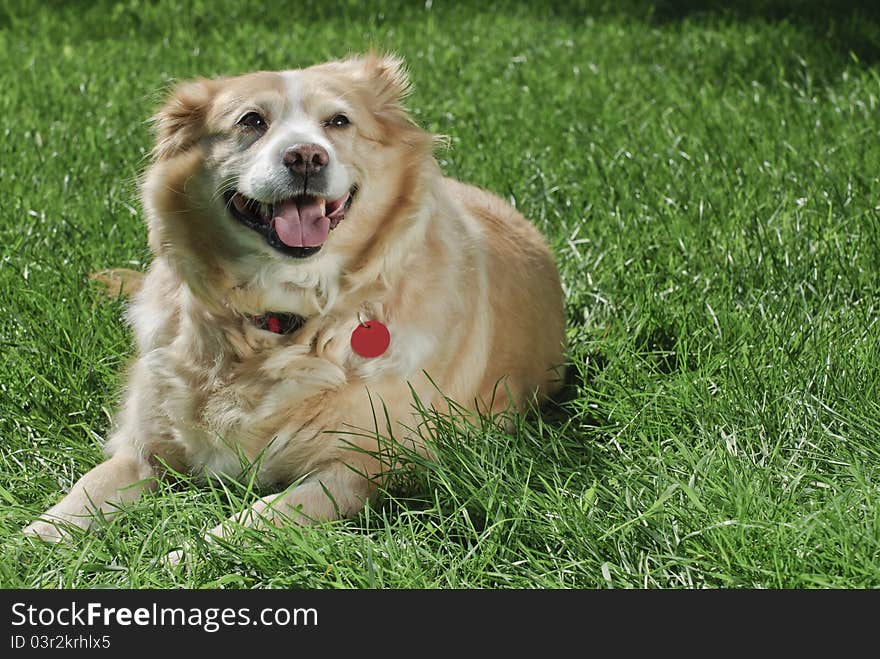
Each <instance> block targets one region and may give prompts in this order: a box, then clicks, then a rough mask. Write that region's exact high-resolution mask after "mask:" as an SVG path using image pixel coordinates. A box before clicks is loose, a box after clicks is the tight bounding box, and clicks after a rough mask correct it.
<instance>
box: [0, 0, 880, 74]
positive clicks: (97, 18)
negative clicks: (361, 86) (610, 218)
mask: <svg viewBox="0 0 880 659" xmlns="http://www.w3.org/2000/svg"><path fill="white" fill-rule="evenodd" d="M213 4H214V3H207V4H205V5H201V4H200V5H198V6H188V3H179V4H177V5H173V4H171V5H168V4H163V3H160V4H158V5H157V4H156V3H137V2H127V3H124V4H123V3H119V2H116V1H115V0H107V1H105V2H93V1H92V0H54V1H53V2H47V3H45V4H44V5H43V6H42V8H41V9H42V11H43V12H47V13H49V14H55V15H56V16H59V17H60V18H62V20H61V21H60V23H59V24H61V25H63V27H64V30H65V31H66V36H67V37H68V38H71V39H76V38H83V39H102V38H120V36H121V35H123V34H125V33H126V32H127V30H126V29H128V31H130V30H135V31H137V32H138V33H139V34H140V36H141V38H146V39H149V38H159V39H162V38H163V37H167V36H168V35H167V32H164V31H163V26H164V22H163V20H162V19H163V14H164V15H165V17H166V18H167V17H168V16H169V15H171V14H176V18H178V19H185V20H186V21H189V22H191V23H192V26H193V27H194V28H197V29H198V28H201V27H203V28H204V29H205V30H206V31H215V30H218V29H220V30H222V28H223V24H224V23H231V22H237V21H239V20H242V19H246V20H247V22H249V23H254V24H257V25H263V26H268V27H273V28H278V27H279V26H281V25H284V24H285V23H291V22H293V23H299V24H301V23H316V22H321V23H326V22H331V23H339V24H340V26H345V25H352V24H356V25H359V26H362V27H370V26H376V27H378V26H383V25H386V26H387V25H404V26H405V25H407V24H413V23H416V22H419V21H422V20H428V18H429V17H433V18H435V19H436V18H440V19H443V18H447V17H450V15H451V14H455V15H456V16H457V17H462V16H467V15H468V14H471V15H475V14H484V13H491V14H498V13H504V14H509V15H518V16H525V17H534V19H535V20H539V21H543V20H547V19H559V20H565V21H567V22H575V23H577V22H583V21H586V20H588V19H594V20H602V19H624V20H629V21H634V22H637V23H644V24H649V25H656V26H664V25H668V24H671V23H675V22H681V21H685V20H688V21H692V22H695V23H698V24H699V23H704V24H715V23H719V22H722V23H730V22H750V21H761V22H765V23H770V24H772V23H787V24H790V25H793V26H794V27H795V28H797V29H798V30H802V31H804V32H806V33H808V35H809V36H810V37H811V38H812V40H813V42H814V43H815V44H816V47H817V49H825V48H829V47H830V48H832V49H833V50H834V51H836V52H838V53H839V54H840V55H841V57H842V58H844V59H845V60H846V61H849V54H850V52H852V53H854V54H855V55H856V57H858V59H859V60H860V61H861V62H863V63H866V64H873V63H875V62H877V61H878V60H880V2H876V0H874V1H867V0H840V1H834V0H738V1H733V2H718V1H717V0H656V1H655V2H645V1H644V0H618V1H615V0H544V1H540V0H537V1H535V2H528V3H525V2H521V1H519V0H499V1H498V2H495V3H491V4H487V3H485V2H482V1H481V0H462V1H461V2H456V3H452V4H448V3H439V2H438V3H436V6H435V5H434V4H433V3H430V2H428V3H421V2H419V3H413V2H405V1H404V0H383V1H379V2H360V0H335V1H326V0H320V1H319V0H313V1H301V2H297V3H295V10H294V9H292V7H294V5H293V4H292V3H283V2H282V3H274V4H266V5H263V6H261V7H260V9H259V11H252V7H251V6H250V5H248V3H241V4H240V5H235V6H234V11H235V12H237V13H235V14H232V15H231V14H229V11H228V9H229V8H228V7H226V6H225V5H224V3H216V6H212V5H213ZM33 11H34V9H33V5H32V3H30V2H24V1H16V0H12V1H11V2H9V3H7V4H6V6H5V8H2V9H0V29H9V28H14V27H15V26H16V25H22V24H25V25H27V26H28V27H31V26H32V25H39V23H36V24H32V23H31V22H30V21H27V19H28V16H29V15H31V14H32V13H33ZM440 25H441V26H442V25H444V23H440ZM446 25H449V24H446ZM181 47H182V48H187V47H191V45H190V46H187V45H185V44H181Z"/></svg>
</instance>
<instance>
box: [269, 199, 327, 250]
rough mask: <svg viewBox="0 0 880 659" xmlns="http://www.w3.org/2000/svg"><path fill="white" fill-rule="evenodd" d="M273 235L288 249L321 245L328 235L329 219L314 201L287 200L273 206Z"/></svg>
mask: <svg viewBox="0 0 880 659" xmlns="http://www.w3.org/2000/svg"><path fill="white" fill-rule="evenodd" d="M272 214H273V215H274V217H273V218H272V221H273V222H274V223H275V233H277V234H278V238H280V239H281V242H283V243H284V244H285V245H287V246H288V247H317V246H318V245H323V244H324V241H325V240H327V234H328V233H330V218H328V217H326V216H325V215H324V214H323V212H322V211H321V205H320V204H319V203H318V202H317V200H314V199H297V200H296V201H294V200H293V199H288V200H287V201H282V202H279V203H277V204H275V208H274V209H273V210H272Z"/></svg>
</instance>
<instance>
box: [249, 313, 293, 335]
mask: <svg viewBox="0 0 880 659" xmlns="http://www.w3.org/2000/svg"><path fill="white" fill-rule="evenodd" d="M245 318H247V319H248V320H249V321H250V322H251V323H253V324H254V325H256V326H257V327H259V328H260V329H262V330H266V331H267V332H274V333H275V334H293V333H294V332H295V331H297V330H298V329H299V328H300V327H302V326H303V325H305V324H306V319H305V318H303V317H302V316H299V315H297V314H295V313H273V312H267V313H264V314H261V315H259V316H250V315H247V314H245Z"/></svg>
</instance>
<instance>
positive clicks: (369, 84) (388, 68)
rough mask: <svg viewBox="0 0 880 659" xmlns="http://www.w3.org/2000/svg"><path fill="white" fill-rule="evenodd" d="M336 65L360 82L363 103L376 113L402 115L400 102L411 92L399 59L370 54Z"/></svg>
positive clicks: (351, 58) (387, 55)
mask: <svg viewBox="0 0 880 659" xmlns="http://www.w3.org/2000/svg"><path fill="white" fill-rule="evenodd" d="M339 66H341V67H342V70H343V71H345V72H346V73H347V74H348V75H350V76H351V77H352V78H353V79H354V80H355V82H356V83H360V85H361V88H362V90H363V91H364V93H365V100H366V101H367V102H368V104H369V105H370V106H371V107H373V109H374V111H375V112H376V113H377V114H380V115H381V114H384V113H392V114H394V113H402V112H403V109H402V105H401V101H403V99H404V98H406V97H407V95H408V94H409V93H410V83H409V77H408V76H407V74H406V68H405V67H404V64H403V60H402V59H400V58H399V57H397V56H396V55H392V54H385V55H380V54H378V53H376V52H373V51H370V52H368V53H366V54H364V55H355V56H352V57H349V58H348V59H346V60H344V61H342V62H340V63H339Z"/></svg>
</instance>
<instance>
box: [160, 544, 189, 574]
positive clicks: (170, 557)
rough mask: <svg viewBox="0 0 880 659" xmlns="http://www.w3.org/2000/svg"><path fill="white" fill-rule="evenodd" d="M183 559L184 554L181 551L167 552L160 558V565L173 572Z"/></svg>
mask: <svg viewBox="0 0 880 659" xmlns="http://www.w3.org/2000/svg"><path fill="white" fill-rule="evenodd" d="M185 557H186V552H185V551H184V550H183V549H175V550H174V551H169V552H168V553H167V554H165V556H163V557H162V564H163V565H164V566H165V567H167V568H169V569H171V570H173V569H175V568H176V567H177V566H178V565H180V564H181V563H182V562H183V559H184V558H185Z"/></svg>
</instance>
